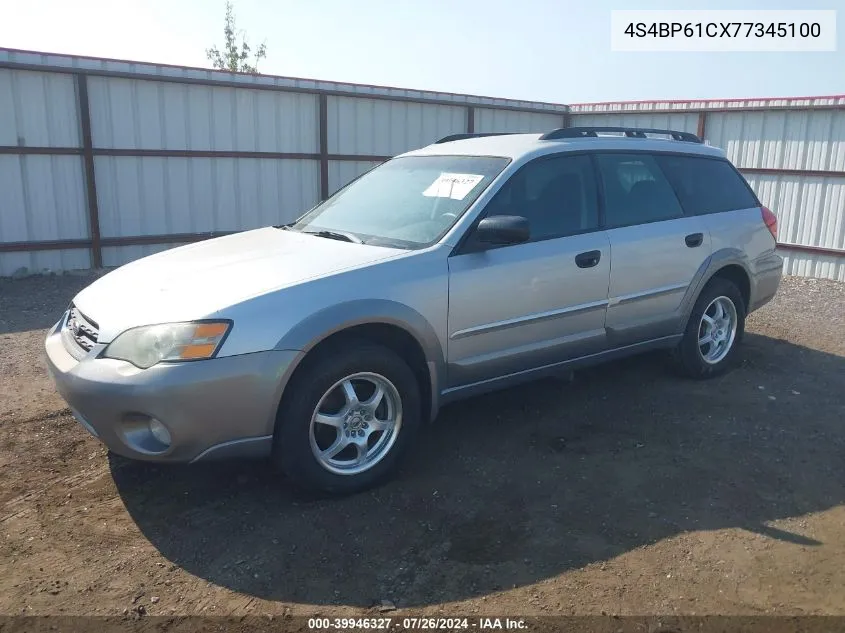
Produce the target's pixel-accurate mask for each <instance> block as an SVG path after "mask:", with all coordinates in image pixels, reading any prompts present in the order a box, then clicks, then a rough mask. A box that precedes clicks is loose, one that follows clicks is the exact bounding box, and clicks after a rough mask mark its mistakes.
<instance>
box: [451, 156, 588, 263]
mask: <svg viewBox="0 0 845 633" xmlns="http://www.w3.org/2000/svg"><path fill="white" fill-rule="evenodd" d="M590 154H591V151H590V150H578V151H574V152H572V151H569V152H555V153H552V154H544V155H542V156H537V157H536V158H532V159H531V160H529V161H528V162H527V163H525V164H524V165H522V166H520V167H519V168H518V169H517V170H516V171H515V172H514V173H512V174H511V175H510V176H509V177H508V178H507V180H505V182H503V183H502V185H501V187H499V189H498V190H497V191H496V193H495V194H493V197H492V198H490V200H488V201H487V202H486V203H485V205H484V208H483V209H482V210H481V212H480V213H479V214H478V216H476V218H475V219H474V220H473V222H472V224H470V225H469V226H468V227H467V229H466V231H464V234H463V235H461V239H459V240H458V243H457V244H455V247H454V248H453V249H452V252H451V253H449V257H455V256H458V255H468V254H470V253H483V252H487V251H494V250H499V249H501V248H512V247H515V246H524V245H526V244H538V243H540V242H547V241H549V240H559V239H563V238H565V237H574V236H576V235H586V234H588V233H596V232H598V231H603V230H604V228H603V226H602V225H603V219H604V210H603V208H602V204H601V189H600V187H599V178H598V173H597V172H596V165H595V161H594V160H593V159H592V157H591V156H590ZM584 155H586V156H587V159H588V164H589V167H590V169H591V170H592V171H593V185H594V187H595V191H594V195H595V203H596V212H597V219H598V224H597V225H596V226H595V227H594V228H591V229H583V230H581V231H574V232H567V233H563V234H561V235H549V236H546V237H542V238H539V239H536V240H528V241H527V242H520V243H519V244H485V245H481V244H478V243H477V242H474V241H473V240H472V236H473V235H474V234H475V229H476V228H477V227H478V224H479V222H481V220H483V219H484V218H486V217H488V211H489V207H490V204H491V203H492V202H493V201H494V200H495V199H496V196H498V195H499V193H500V192H501V191H502V189H503V188H504V187H506V186H507V185H508V183H509V182H511V181H512V180H513V179H515V178H516V177H517V176H519V175H520V174H521V173H522V171H523V170H525V169H527V168H528V167H529V166H530V165H534V164H536V163H540V162H543V161H547V160H555V159H560V158H567V157H570V156H572V157H575V156H584Z"/></svg>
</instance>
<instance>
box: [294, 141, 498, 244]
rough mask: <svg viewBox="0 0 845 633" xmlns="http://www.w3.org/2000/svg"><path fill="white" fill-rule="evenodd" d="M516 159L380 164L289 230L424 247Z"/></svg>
mask: <svg viewBox="0 0 845 633" xmlns="http://www.w3.org/2000/svg"><path fill="white" fill-rule="evenodd" d="M509 162H510V160H509V159H507V158H500V157H485V156H406V157H402V158H394V159H393V160H390V161H387V162H386V163H384V164H382V165H379V166H378V167H376V168H375V169H373V170H372V171H370V172H368V173H366V174H364V175H363V176H361V178H359V179H358V180H356V181H354V182H352V183H351V184H349V185H348V186H346V187H345V188H343V189H341V190H340V191H338V192H337V193H336V194H335V195H333V196H332V197H331V198H329V199H328V200H326V201H325V202H323V203H322V204H320V205H318V206H317V207H315V208H314V209H312V210H311V211H309V212H308V213H306V214H305V215H304V216H303V217H302V218H300V219H299V220H298V221H297V222H295V223H294V224H293V225H291V226H290V227H289V228H290V229H291V230H295V231H303V232H308V233H320V232H326V233H333V234H345V235H347V236H351V237H352V238H353V240H354V241H361V242H363V243H365V244H375V245H379V246H394V247H397V248H420V247H423V246H427V245H430V244H433V243H434V242H436V241H437V240H438V239H440V238H441V237H442V236H443V235H444V234H445V233H446V232H447V231H448V230H449V229H450V228H451V227H452V225H453V224H454V223H455V222H456V221H457V220H458V218H460V217H461V215H463V213H464V212H465V211H466V210H467V208H469V206H470V205H471V204H472V203H473V202H474V201H475V199H476V198H478V196H479V195H480V194H481V192H482V191H484V189H486V188H487V186H488V185H489V184H490V183H491V182H492V180H493V179H494V178H495V177H496V176H498V175H499V173H500V172H501V171H502V170H503V169H504V168H505V167H506V166H507V164H508V163H509Z"/></svg>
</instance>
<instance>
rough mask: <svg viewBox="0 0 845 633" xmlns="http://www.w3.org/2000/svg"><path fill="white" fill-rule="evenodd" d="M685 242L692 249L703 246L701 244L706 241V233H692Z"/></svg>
mask: <svg viewBox="0 0 845 633" xmlns="http://www.w3.org/2000/svg"><path fill="white" fill-rule="evenodd" d="M684 241H685V242H686V243H687V246H689V247H690V248H695V247H696V246H701V243H702V242H703V241H704V233H690V234H689V235H687V236H686V237H685V238H684Z"/></svg>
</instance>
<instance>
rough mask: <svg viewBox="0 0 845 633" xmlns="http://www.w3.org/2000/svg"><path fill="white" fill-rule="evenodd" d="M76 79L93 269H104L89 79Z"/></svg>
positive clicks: (80, 76)
mask: <svg viewBox="0 0 845 633" xmlns="http://www.w3.org/2000/svg"><path fill="white" fill-rule="evenodd" d="M74 77H75V79H76V98H77V106H78V108H79V126H80V130H81V132H82V163H83V165H84V167H85V191H86V195H87V198H88V230H89V234H90V236H91V267H92V268H102V267H103V248H102V244H101V243H100V208H99V206H98V203H97V182H96V178H95V177H94V146H93V143H92V142H91V109H90V107H89V103H88V78H87V77H86V76H85V75H84V74H82V73H77V74H76V75H74Z"/></svg>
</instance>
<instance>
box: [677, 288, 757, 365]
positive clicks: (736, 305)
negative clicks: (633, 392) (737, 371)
mask: <svg viewBox="0 0 845 633" xmlns="http://www.w3.org/2000/svg"><path fill="white" fill-rule="evenodd" d="M744 332H745V304H744V302H743V300H742V294H741V293H740V291H739V289H738V288H737V287H736V285H734V284H733V283H732V282H730V281H728V280H727V279H722V278H719V277H717V278H715V279H711V280H710V282H709V283H708V284H707V286H705V288H704V290H703V291H702V292H701V295H699V297H698V300H697V301H696V302H695V306H694V307H693V309H692V312H691V313H690V318H689V321H688V322H687V328H686V330H685V331H684V337H683V339H681V342H680V343H679V344H678V347H677V348H676V350H675V360H676V364H677V366H678V368H679V369H680V371H681V372H682V373H683V374H685V375H687V376H689V377H691V378H712V377H714V376H718V375H719V374H722V373H724V372H725V371H727V370H728V369H729V368H730V367H731V365H733V362H734V359H735V356H736V350H737V347H738V346H739V344H740V342H741V341H742V336H743V334H744Z"/></svg>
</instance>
